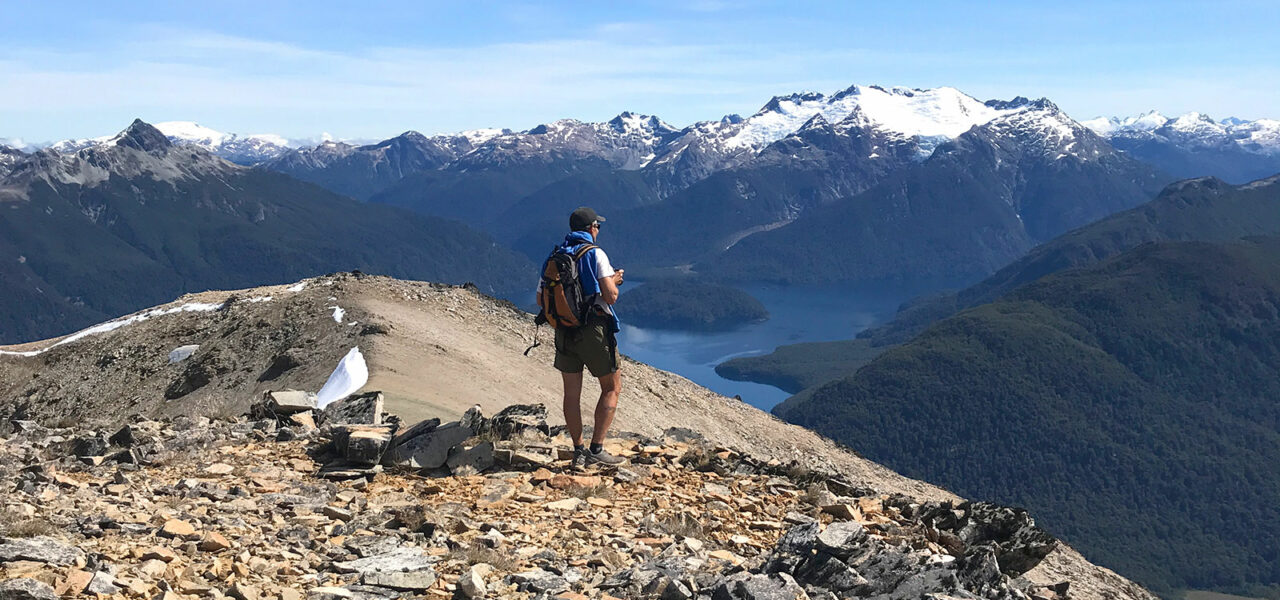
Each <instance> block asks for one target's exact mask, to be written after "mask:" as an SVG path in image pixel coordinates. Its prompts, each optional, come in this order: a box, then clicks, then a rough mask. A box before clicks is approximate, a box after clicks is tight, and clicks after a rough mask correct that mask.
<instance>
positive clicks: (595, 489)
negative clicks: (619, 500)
mask: <svg viewBox="0 0 1280 600" xmlns="http://www.w3.org/2000/svg"><path fill="white" fill-rule="evenodd" d="M565 493H566V494H569V495H570V496H573V497H574V498H577V499H579V500H586V499H587V498H604V499H606V500H612V499H614V498H615V497H617V492H615V491H614V489H613V486H611V485H609V484H607V483H605V482H603V481H601V482H600V483H597V484H595V485H575V486H573V487H570V488H568V489H566V490H565Z"/></svg>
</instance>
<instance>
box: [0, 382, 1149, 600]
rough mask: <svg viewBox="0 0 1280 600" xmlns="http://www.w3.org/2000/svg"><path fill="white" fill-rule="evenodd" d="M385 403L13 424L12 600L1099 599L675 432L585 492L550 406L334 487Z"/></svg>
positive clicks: (1011, 524)
mask: <svg viewBox="0 0 1280 600" xmlns="http://www.w3.org/2000/svg"><path fill="white" fill-rule="evenodd" d="M302 398H304V399H305V398H307V397H306V396H305V395H303V396H302ZM371 398H377V399H379V400H380V397H379V396H377V395H362V396H360V397H356V398H349V399H347V400H345V401H341V402H339V403H338V404H337V405H331V406H330V407H327V408H326V409H325V410H311V409H307V408H306V406H305V404H304V405H302V406H297V405H296V401H295V404H294V405H292V406H288V405H289V402H290V400H288V399H287V398H286V399H285V400H284V401H283V402H276V401H275V400H273V399H272V398H271V397H270V396H268V401H267V402H265V403H263V404H261V405H259V406H257V407H255V409H254V413H255V417H262V418H251V417H250V416H249V415H244V416H242V417H239V418H236V419H234V420H219V421H211V420H209V419H207V418H203V417H199V418H189V417H178V418H174V419H167V420H164V421H152V420H147V419H142V418H137V419H133V420H132V422H131V423H129V424H127V425H125V426H124V427H122V428H121V429H119V430H117V431H115V432H112V433H111V434H110V435H107V434H106V433H105V432H94V431H86V430H83V429H78V428H74V427H72V428H46V427H43V426H40V425H38V424H36V423H34V422H31V421H15V422H14V423H13V424H12V429H11V431H10V432H9V433H8V434H7V435H6V436H5V438H4V439H3V440H0V456H3V457H4V461H3V462H2V463H0V464H2V465H3V466H0V471H3V475H4V479H5V480H6V481H12V482H14V485H13V486H6V488H5V489H3V490H0V503H2V506H3V511H4V512H3V513H0V515H2V519H3V520H2V521H0V535H2V536H3V537H0V579H3V582H2V583H0V593H3V595H4V597H6V598H56V597H57V596H58V595H62V596H77V595H96V596H98V597H110V598H165V599H166V600H180V599H182V598H215V599H217V598H224V597H230V598H234V599H236V600H267V599H279V600H300V599H301V598H303V597H306V598H309V599H316V600H321V599H323V600H331V599H346V598H361V599H381V598H409V597H425V598H435V597H438V598H466V599H471V598H563V599H580V598H662V599H677V598H678V599H690V600H691V599H694V598H709V599H716V600H729V599H744V600H745V599H759V600H764V599H773V598H794V599H799V598H845V597H853V596H857V597H875V598H903V599H906V598H922V597H932V598H1035V599H1039V600H1046V599H1053V598H1074V597H1092V596H1090V595H1088V594H1087V593H1083V594H1079V595H1077V594H1075V593H1073V592H1074V590H1075V589H1076V588H1075V587H1073V584H1072V582H1071V581H1069V580H1062V581H1050V580H1046V579H1045V576H1046V573H1045V572H1043V571H1038V570H1037V567H1038V566H1039V565H1040V564H1041V563H1042V561H1043V560H1044V558H1045V557H1046V556H1047V555H1049V554H1050V553H1051V552H1052V551H1053V550H1055V549H1056V548H1057V546H1058V545H1059V542H1058V541H1057V540H1055V539H1053V538H1052V536H1050V535H1048V534H1047V533H1045V532H1043V531H1042V530H1040V529H1038V528H1037V527H1035V525H1034V522H1033V521H1032V520H1031V519H1030V518H1029V517H1028V516H1027V515H1026V513H1025V512H1024V511H1019V510H1016V509H1009V508H1005V507H999V506H995V505H991V504H986V503H976V502H962V503H953V502H923V503H922V502H918V501H916V500H914V499H911V498H909V497H906V496H902V495H879V494H875V493H874V492H870V491H868V490H865V489H858V488H852V487H849V486H848V484H847V483H844V482H840V480H839V479H838V478H836V477H833V476H831V475H830V474H823V473H816V472H811V471H807V470H803V469H797V468H796V467H795V465H782V464H780V463H778V462H777V461H767V462H766V461H761V460H758V459H754V458H753V457H751V456H749V455H745V454H741V453H739V452H737V451H735V450H732V449H729V448H725V447H720V446H717V445H716V444H714V443H713V442H710V441H709V440H705V439H702V438H700V437H698V436H696V435H689V434H688V433H682V432H679V431H673V432H672V434H671V435H668V436H663V437H662V438H659V439H654V438H649V437H644V436H634V435H625V436H623V438H622V439H619V440H616V441H614V442H612V443H611V444H610V446H611V449H612V450H613V451H614V452H616V453H618V454H620V455H622V456H625V457H628V458H629V460H630V464H628V465H627V466H624V467H620V468H616V469H614V470H611V471H607V472H586V473H578V472H572V471H570V469H569V465H568V460H567V458H568V456H566V454H567V452H563V451H557V448H563V447H565V445H566V442H567V439H566V438H565V436H564V435H563V433H562V432H561V431H559V428H552V427H550V426H548V425H547V423H546V422H545V419H544V418H543V415H545V412H546V411H545V408H543V407H541V406H518V405H517V406H515V407H512V409H509V410H507V411H503V412H502V413H499V414H497V415H494V416H493V417H492V418H485V417H484V416H483V415H482V414H481V413H480V412H479V411H478V410H471V411H468V413H467V415H466V416H465V417H464V418H463V419H462V420H460V421H458V422H454V423H449V424H446V425H440V424H439V420H438V419H437V420H434V422H429V423H428V424H427V425H425V426H423V425H422V424H419V425H416V426H414V427H409V428H405V429H404V430H403V432H404V433H413V434H414V435H411V436H410V437H409V439H412V438H413V437H418V436H422V435H426V436H427V437H431V435H432V434H431V432H432V431H437V430H441V429H445V430H449V429H462V430H465V431H466V432H467V433H468V435H466V436H463V437H458V438H453V441H451V442H449V443H450V445H449V446H447V448H448V453H447V455H448V457H449V460H448V461H447V464H445V465H435V466H434V467H432V468H425V469H422V470H419V469H410V468H406V467H405V466H403V465H399V466H397V465H395V464H394V463H395V462H396V461H394V460H393V461H391V463H392V466H390V467H388V468H387V469H386V470H383V469H381V468H372V469H368V470H367V471H366V472H356V471H351V470H334V469H331V468H328V466H327V465H326V464H324V463H326V462H328V463H332V462H334V461H337V462H349V460H350V459H352V458H355V456H354V455H352V454H351V453H352V452H357V454H358V452H359V451H358V450H356V448H357V447H363V446H361V444H355V443H352V442H351V435H350V434H351V433H352V431H353V430H358V428H360V427H376V426H380V425H383V424H385V422H384V419H389V420H390V421H391V422H392V425H391V430H392V431H395V430H397V429H398V428H399V425H398V424H394V421H395V419H394V418H393V417H391V416H388V415H383V414H381V413H380V412H379V411H378V410H377V408H378V406H377V405H376V404H377V403H375V404H374V405H369V406H365V405H366V404H367V402H366V401H367V400H368V399H371ZM349 403H354V404H356V405H359V406H361V407H362V408H361V409H356V410H349V408H350V407H345V406H344V405H346V404H349ZM282 405H285V406H286V407H287V408H284V409H282ZM367 408H373V411H372V412H370V411H369V410H367ZM299 409H302V410H299ZM276 411H278V412H276ZM374 421H376V422H378V424H377V425H375V424H373V423H372V422H374ZM316 423H318V424H319V427H316V426H315V424H316ZM415 432H416V433H415ZM477 448H483V449H486V451H485V452H476V449H477ZM457 457H463V459H461V460H455V458H457ZM366 458H368V457H366ZM374 460H375V462H377V459H374ZM841 494H850V495H849V496H844V495H841ZM1116 579H1117V580H1119V578H1116ZM1119 581H1122V580H1119ZM1087 590H1088V588H1087V587H1086V588H1085V589H1084V591H1085V592H1087ZM1107 597H1134V598H1145V597H1148V596H1146V595H1145V593H1144V592H1142V590H1141V589H1140V588H1137V587H1136V586H1133V585H1132V584H1128V585H1127V586H1123V587H1118V588H1116V589H1114V590H1112V595H1109V596H1107Z"/></svg>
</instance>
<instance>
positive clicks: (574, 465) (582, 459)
mask: <svg viewBox="0 0 1280 600" xmlns="http://www.w3.org/2000/svg"><path fill="white" fill-rule="evenodd" d="M587 452H590V450H587V449H586V448H583V449H581V450H579V449H577V448H574V449H573V462H571V463H569V468H570V469H573V470H575V471H581V470H583V469H585V468H587Z"/></svg>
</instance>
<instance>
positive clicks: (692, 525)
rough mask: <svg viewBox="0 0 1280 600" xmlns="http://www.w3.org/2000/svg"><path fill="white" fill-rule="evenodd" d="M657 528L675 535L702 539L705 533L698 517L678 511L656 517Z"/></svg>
mask: <svg viewBox="0 0 1280 600" xmlns="http://www.w3.org/2000/svg"><path fill="white" fill-rule="evenodd" d="M658 529H660V530H662V532H663V533H666V534H668V535H673V536H676V537H678V538H679V537H691V538H697V539H702V536H703V535H705V534H706V529H705V528H704V527H703V526H702V523H700V522H698V519H697V518H696V517H694V516H692V515H689V514H685V513H680V514H674V515H666V516H664V517H662V518H660V519H658Z"/></svg>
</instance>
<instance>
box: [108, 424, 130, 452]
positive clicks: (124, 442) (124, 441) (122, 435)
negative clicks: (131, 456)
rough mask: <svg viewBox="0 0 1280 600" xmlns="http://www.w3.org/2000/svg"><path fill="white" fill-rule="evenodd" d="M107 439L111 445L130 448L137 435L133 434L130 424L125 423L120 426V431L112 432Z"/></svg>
mask: <svg viewBox="0 0 1280 600" xmlns="http://www.w3.org/2000/svg"><path fill="white" fill-rule="evenodd" d="M107 441H108V442H110V443H111V445H113V446H119V447H121V448H130V447H132V446H133V444H134V442H136V441H137V435H135V434H134V432H133V426H132V425H125V426H124V427H121V428H120V431H117V432H115V433H114V434H112V435H111V437H110V438H109V439H108V440H107Z"/></svg>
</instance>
